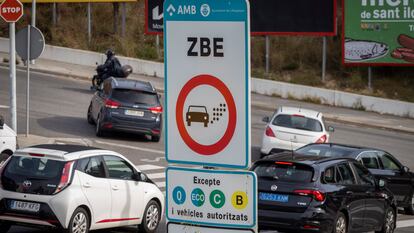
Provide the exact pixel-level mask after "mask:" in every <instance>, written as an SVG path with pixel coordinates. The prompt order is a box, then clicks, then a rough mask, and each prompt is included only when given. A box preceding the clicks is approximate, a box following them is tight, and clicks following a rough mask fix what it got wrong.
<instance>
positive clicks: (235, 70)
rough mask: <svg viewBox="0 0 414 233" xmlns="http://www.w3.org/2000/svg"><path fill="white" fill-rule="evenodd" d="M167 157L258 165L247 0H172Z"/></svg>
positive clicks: (168, 5)
mask: <svg viewBox="0 0 414 233" xmlns="http://www.w3.org/2000/svg"><path fill="white" fill-rule="evenodd" d="M164 25H165V31H164V35H165V37H164V39H165V42H164V45H165V69H166V77H165V82H166V87H165V93H166V102H167V106H166V115H167V117H166V119H167V121H166V135H167V136H166V159H167V161H168V162H172V163H183V164H199V165H204V166H217V167H231V168H247V167H248V166H249V165H250V136H249V129H250V121H249V116H250V104H249V101H250V97H249V95H250V81H249V80H250V79H249V77H250V63H249V62H250V37H249V5H248V2H247V1H246V0H223V1H216V0H205V1H188V0H166V1H165V3H164Z"/></svg>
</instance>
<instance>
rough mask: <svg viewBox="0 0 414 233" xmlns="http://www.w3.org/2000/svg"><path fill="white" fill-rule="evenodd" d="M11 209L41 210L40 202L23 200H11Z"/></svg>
mask: <svg viewBox="0 0 414 233" xmlns="http://www.w3.org/2000/svg"><path fill="white" fill-rule="evenodd" d="M10 209H12V210H23V211H30V212H39V210H40V204H39V203H32V202H23V201H11V202H10Z"/></svg>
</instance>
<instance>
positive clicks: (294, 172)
mask: <svg viewBox="0 0 414 233" xmlns="http://www.w3.org/2000/svg"><path fill="white" fill-rule="evenodd" d="M254 172H255V173H256V175H257V177H258V178H262V179H272V180H277V181H281V182H293V183H309V182H311V180H312V176H313V168H312V167H309V166H306V165H302V164H290V163H286V164H277V163H273V162H269V163H261V164H259V165H258V166H257V167H255V169H254Z"/></svg>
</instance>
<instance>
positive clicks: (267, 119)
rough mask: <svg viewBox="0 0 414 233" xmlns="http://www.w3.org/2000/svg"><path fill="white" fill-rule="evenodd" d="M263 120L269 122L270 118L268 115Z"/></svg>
mask: <svg viewBox="0 0 414 233" xmlns="http://www.w3.org/2000/svg"><path fill="white" fill-rule="evenodd" d="M262 121H263V122H264V123H269V122H270V118H269V117H268V116H265V117H263V119H262Z"/></svg>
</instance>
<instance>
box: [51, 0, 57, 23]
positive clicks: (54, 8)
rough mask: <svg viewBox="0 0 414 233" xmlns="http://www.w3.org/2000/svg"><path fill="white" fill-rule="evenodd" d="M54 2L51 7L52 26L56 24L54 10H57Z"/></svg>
mask: <svg viewBox="0 0 414 233" xmlns="http://www.w3.org/2000/svg"><path fill="white" fill-rule="evenodd" d="M56 4H57V3H56V2H54V3H53V9H52V23H53V26H56V24H57V14H56V11H57V7H56Z"/></svg>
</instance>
